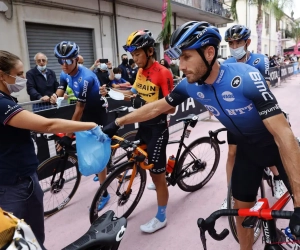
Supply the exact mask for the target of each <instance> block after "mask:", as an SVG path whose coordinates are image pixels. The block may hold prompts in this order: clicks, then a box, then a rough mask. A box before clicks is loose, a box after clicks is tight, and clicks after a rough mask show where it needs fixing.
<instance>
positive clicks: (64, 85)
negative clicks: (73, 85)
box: [57, 72, 68, 91]
mask: <svg viewBox="0 0 300 250" xmlns="http://www.w3.org/2000/svg"><path fill="white" fill-rule="evenodd" d="M67 87H68V82H67V75H66V74H65V73H63V72H61V73H60V78H59V85H58V88H57V89H62V90H63V91H66V89H67Z"/></svg>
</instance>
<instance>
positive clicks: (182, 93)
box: [165, 78, 190, 107]
mask: <svg viewBox="0 0 300 250" xmlns="http://www.w3.org/2000/svg"><path fill="white" fill-rule="evenodd" d="M188 84H189V83H188V82H187V80H186V78H185V79H183V80H182V81H181V82H180V83H179V84H178V85H177V86H176V87H175V88H174V89H173V91H172V92H171V93H170V94H169V95H167V96H166V97H165V99H166V101H167V103H168V104H169V105H171V106H173V107H176V106H177V105H179V104H181V103H183V102H184V101H185V100H186V99H188V98H189V97H190V96H189V94H188V92H187V91H186V88H187V86H188Z"/></svg>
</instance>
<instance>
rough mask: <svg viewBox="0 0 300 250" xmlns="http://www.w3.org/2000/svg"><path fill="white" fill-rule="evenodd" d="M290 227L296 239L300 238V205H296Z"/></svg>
mask: <svg viewBox="0 0 300 250" xmlns="http://www.w3.org/2000/svg"><path fill="white" fill-rule="evenodd" d="M289 227H290V229H291V233H292V235H294V236H295V237H296V239H300V207H295V209H294V213H293V215H292V218H291V220H290V225H289Z"/></svg>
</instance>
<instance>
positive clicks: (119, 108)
mask: <svg viewBox="0 0 300 250" xmlns="http://www.w3.org/2000/svg"><path fill="white" fill-rule="evenodd" d="M127 109H128V107H126V106H121V107H118V108H116V109H112V110H110V111H109V112H124V111H127Z"/></svg>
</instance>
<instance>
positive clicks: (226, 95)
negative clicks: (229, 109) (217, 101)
mask: <svg viewBox="0 0 300 250" xmlns="http://www.w3.org/2000/svg"><path fill="white" fill-rule="evenodd" d="M222 97H223V99H224V100H225V101H226V102H233V101H234V99H235V98H234V95H233V94H232V93H231V92H229V91H224V92H223V93H222Z"/></svg>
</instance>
